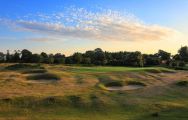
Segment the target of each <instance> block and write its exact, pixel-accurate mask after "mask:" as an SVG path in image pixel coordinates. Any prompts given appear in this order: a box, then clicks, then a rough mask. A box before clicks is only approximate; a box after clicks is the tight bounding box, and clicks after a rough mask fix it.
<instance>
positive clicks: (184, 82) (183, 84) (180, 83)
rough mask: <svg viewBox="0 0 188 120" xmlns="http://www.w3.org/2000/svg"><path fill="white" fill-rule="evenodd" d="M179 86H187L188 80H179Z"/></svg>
mask: <svg viewBox="0 0 188 120" xmlns="http://www.w3.org/2000/svg"><path fill="white" fill-rule="evenodd" d="M176 85H177V86H187V85H188V81H178V82H177V83H176Z"/></svg>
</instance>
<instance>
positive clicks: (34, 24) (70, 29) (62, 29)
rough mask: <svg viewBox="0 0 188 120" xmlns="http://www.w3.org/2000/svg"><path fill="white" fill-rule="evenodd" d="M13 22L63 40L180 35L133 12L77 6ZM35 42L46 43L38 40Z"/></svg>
mask: <svg viewBox="0 0 188 120" xmlns="http://www.w3.org/2000/svg"><path fill="white" fill-rule="evenodd" d="M11 23H12V25H13V26H14V27H16V29H17V30H22V31H28V32H34V33H37V34H44V35H47V36H50V37H56V38H57V37H59V38H63V39H72V38H73V39H86V40H104V41H157V40H164V39H168V38H171V37H173V36H176V35H177V34H179V32H178V31H176V30H174V29H171V28H168V27H163V26H160V25H152V24H146V23H144V22H142V21H141V20H139V19H138V18H137V17H135V16H134V15H132V14H130V13H124V14H122V13H120V12H117V11H112V10H101V11H98V12H91V11H88V10H86V9H83V8H74V7H70V8H68V9H66V10H65V11H64V12H59V13H53V14H42V13H38V14H36V15H32V14H30V15H28V16H25V17H23V18H22V19H20V20H16V21H11ZM48 40H50V39H48ZM36 41H46V40H43V39H40V38H39V39H38V40H37V39H36Z"/></svg>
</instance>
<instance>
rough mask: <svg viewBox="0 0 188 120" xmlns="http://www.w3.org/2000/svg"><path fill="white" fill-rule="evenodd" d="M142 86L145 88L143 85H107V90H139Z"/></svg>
mask: <svg viewBox="0 0 188 120" xmlns="http://www.w3.org/2000/svg"><path fill="white" fill-rule="evenodd" d="M140 88H144V86H142V85H126V86H122V87H115V86H113V87H106V89H107V90H109V91H126V90H127V91H128V90H137V89H140Z"/></svg>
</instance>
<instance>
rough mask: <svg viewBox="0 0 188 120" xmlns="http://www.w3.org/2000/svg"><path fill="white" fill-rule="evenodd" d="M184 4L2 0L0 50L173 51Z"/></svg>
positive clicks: (185, 27) (165, 0) (180, 37)
mask: <svg viewBox="0 0 188 120" xmlns="http://www.w3.org/2000/svg"><path fill="white" fill-rule="evenodd" d="M187 6H188V1H187V0H139V1H138V0H32V1H31V0H30V1H29V0H24V1H23V0H1V1H0V41H1V44H0V50H1V51H6V50H7V49H10V50H14V49H24V48H26V49H30V50H32V51H34V52H41V51H46V52H48V53H55V52H62V53H65V54H71V53H73V52H74V51H80V52H83V51H85V50H88V49H94V48H96V47H101V48H103V49H104V50H108V51H119V50H127V51H134V50H141V51H142V52H144V53H153V52H156V51H157V50H158V49H164V50H167V51H169V52H173V53H175V52H176V51H177V49H178V48H179V47H180V46H181V45H182V44H183V45H186V43H187V41H186V39H187V36H186V33H187V32H188V23H187V21H186V20H187V19H188V14H186V12H187V11H188V7H187ZM83 12H84V13H83ZM82 13H83V14H82ZM125 13H126V14H125ZM65 16H66V17H65ZM75 16H76V19H74V17H75ZM85 16H87V17H85ZM53 17H54V18H53ZM119 26H121V27H119ZM133 29H134V31H131V30H133ZM112 33H114V34H115V35H112ZM146 33H148V34H146ZM171 36H174V37H173V38H171ZM114 45H115V46H114Z"/></svg>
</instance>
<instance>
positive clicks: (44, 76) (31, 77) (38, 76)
mask: <svg viewBox="0 0 188 120" xmlns="http://www.w3.org/2000/svg"><path fill="white" fill-rule="evenodd" d="M27 79H28V80H60V79H61V78H60V77H59V76H58V75H56V74H52V73H42V74H35V75H29V76H28V77H27Z"/></svg>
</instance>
